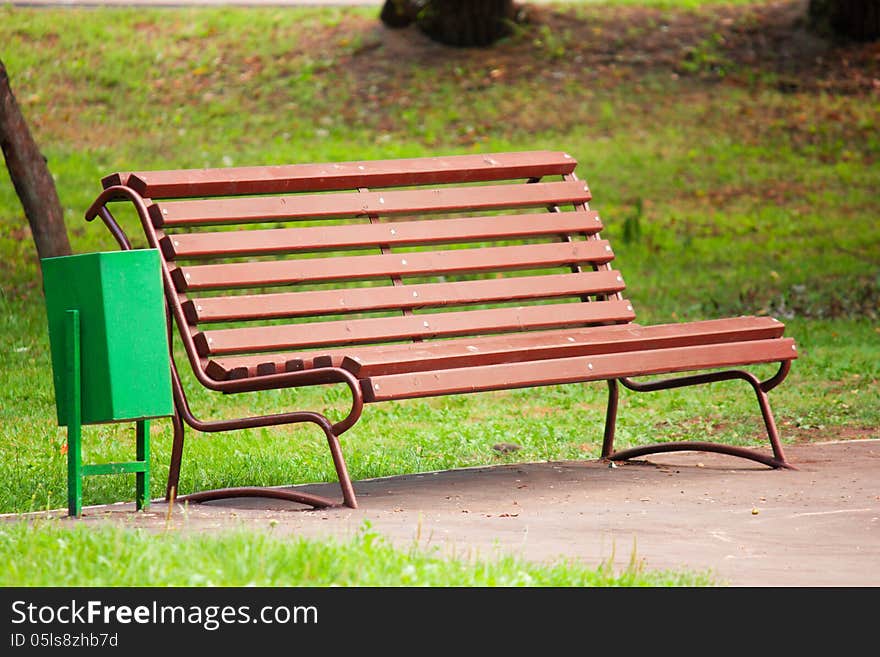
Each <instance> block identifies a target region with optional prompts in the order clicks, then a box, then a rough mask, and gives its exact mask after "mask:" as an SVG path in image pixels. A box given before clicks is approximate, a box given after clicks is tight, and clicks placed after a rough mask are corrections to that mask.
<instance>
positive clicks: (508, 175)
mask: <svg viewBox="0 0 880 657" xmlns="http://www.w3.org/2000/svg"><path fill="white" fill-rule="evenodd" d="M576 164H577V162H576V161H575V159H574V158H573V157H570V156H569V155H567V154H566V153H559V152H551V151H535V152H524V153H497V154H491V155H454V156H447V157H425V158H410V159H399V160H367V161H362V162H332V163H326V164H293V165H281V166H255V167H229V168H216V169H182V170H176V171H141V172H133V173H115V174H112V175H110V176H107V177H105V178H104V179H103V180H102V181H101V182H102V183H103V185H104V189H106V188H107V187H110V186H112V185H116V184H120V181H122V180H127V181H128V184H129V186H130V187H131V188H132V189H134V190H135V191H136V192H138V193H139V194H140V195H141V196H143V197H145V198H152V199H162V198H186V197H193V196H235V195H243V194H281V193H286V192H302V191H332V190H341V189H357V188H358V187H396V186H407V185H439V184H448V183H453V184H454V183H462V182H470V181H492V180H515V179H520V178H521V179H528V178H541V177H543V176H551V175H564V174H568V173H571V172H572V171H573V170H574V168H575V166H576Z"/></svg>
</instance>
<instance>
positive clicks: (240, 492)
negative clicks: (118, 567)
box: [175, 487, 340, 509]
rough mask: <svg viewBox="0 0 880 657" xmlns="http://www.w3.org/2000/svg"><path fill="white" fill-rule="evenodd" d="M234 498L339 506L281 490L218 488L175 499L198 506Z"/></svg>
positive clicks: (316, 506) (332, 502)
mask: <svg viewBox="0 0 880 657" xmlns="http://www.w3.org/2000/svg"><path fill="white" fill-rule="evenodd" d="M236 497H262V498H269V499H276V500H286V501H288V502H297V503H299V504H306V505H308V506H310V507H312V508H315V509H327V508H329V507H334V506H340V505H339V503H338V502H334V501H333V500H331V499H328V498H326V497H321V496H320V495H311V494H309V493H301V492H296V491H292V490H285V489H281V488H260V487H247V488H220V489H217V490H206V491H200V492H198V493H190V494H188V495H184V496H182V497H178V498H176V500H175V501H177V502H193V503H196V504H200V503H202V502H212V501H214V500H226V499H232V498H236Z"/></svg>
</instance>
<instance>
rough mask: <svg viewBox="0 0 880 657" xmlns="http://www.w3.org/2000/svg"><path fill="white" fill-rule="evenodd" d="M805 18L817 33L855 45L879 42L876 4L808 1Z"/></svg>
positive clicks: (879, 12)
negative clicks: (848, 41) (849, 40)
mask: <svg viewBox="0 0 880 657" xmlns="http://www.w3.org/2000/svg"><path fill="white" fill-rule="evenodd" d="M809 17H810V25H811V26H812V28H813V29H814V30H815V31H817V32H820V33H825V34H831V35H834V36H838V37H844V38H848V39H856V40H858V41H872V40H875V39H878V38H880V1H878V0H810V8H809Z"/></svg>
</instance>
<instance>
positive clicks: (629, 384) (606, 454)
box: [602, 361, 797, 470]
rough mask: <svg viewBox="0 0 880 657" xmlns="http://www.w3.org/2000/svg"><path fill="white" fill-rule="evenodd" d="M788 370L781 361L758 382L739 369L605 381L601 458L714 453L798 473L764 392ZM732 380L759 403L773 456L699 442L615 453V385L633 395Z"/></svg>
mask: <svg viewBox="0 0 880 657" xmlns="http://www.w3.org/2000/svg"><path fill="white" fill-rule="evenodd" d="M790 368H791V361H783V362H782V363H780V366H779V371H777V372H776V374H774V375H773V376H772V377H770V378H769V379H767V380H766V381H760V380H758V379H757V378H756V377H755V376H754V375H752V374H750V373H749V372H744V371H742V370H727V371H723V372H709V373H706V374H694V375H691V376H682V377H677V378H673V379H665V380H661V381H651V382H648V383H637V382H635V381H632V380H631V379H628V378H620V379H610V380H609V381H608V408H607V410H606V414H605V436H604V441H603V443H602V458H603V459H607V460H610V461H625V460H628V459H631V458H636V457H638V456H644V455H646V454H656V453H660V452H680V451H688V450H692V451H702V452H717V453H719V454H729V455H731V456H738V457H741V458H746V459H750V460H752V461H757V462H758V463H763V464H764V465H767V466H769V467H771V468H785V469H789V470H797V468H796V467H795V466H793V465H791V464H790V463H788V461H786V459H785V454H784V453H783V451H782V445H781V443H780V441H779V431H778V430H777V428H776V421H775V420H774V418H773V411H772V410H771V409H770V400H769V399H768V397H767V393H768V392H769V391H770V390H772V389H773V388H775V387H776V386H778V385H779V384H780V383H781V382H782V381H783V380H784V379H785V377H786V376H787V375H788V371H789V369H790ZM732 379H742V380H743V381H746V382H747V383H748V384H749V385H751V386H752V388H753V389H754V391H755V395H756V397H757V400H758V406H759V407H760V409H761V417H762V419H763V420H764V426H765V428H766V430H767V437H768V439H769V441H770V447H771V448H772V450H773V456H767V455H764V454H761V453H759V452H756V451H755V450H753V449H748V448H746V447H736V446H732V445H721V444H718V443H707V442H700V441H685V442H672V443H663V444H659V445H645V446H641V447H632V448H629V449H625V450H621V451H618V452H615V451H614V432H615V426H616V422H617V407H618V397H619V387H618V382H619V383H620V384H622V385H623V386H624V387H626V388H627V389H629V390H633V391H635V392H653V391H655V390H669V389H672V388H681V387H685V386H692V385H700V384H703V383H713V382H716V381H729V380H732Z"/></svg>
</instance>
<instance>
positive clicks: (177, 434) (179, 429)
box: [165, 404, 184, 502]
mask: <svg viewBox="0 0 880 657" xmlns="http://www.w3.org/2000/svg"><path fill="white" fill-rule="evenodd" d="M171 423H172V425H173V426H174V441H173V442H172V444H171V464H170V465H169V466H168V485H167V486H166V487H165V501H166V502H173V501H174V498H175V497H177V491H178V490H179V489H178V485H179V484H180V462H181V460H183V429H184V427H183V420H182V419H181V418H180V412H179V411H178V410H177V406H176V404H175V408H174V416H173V417H172V418H171Z"/></svg>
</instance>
